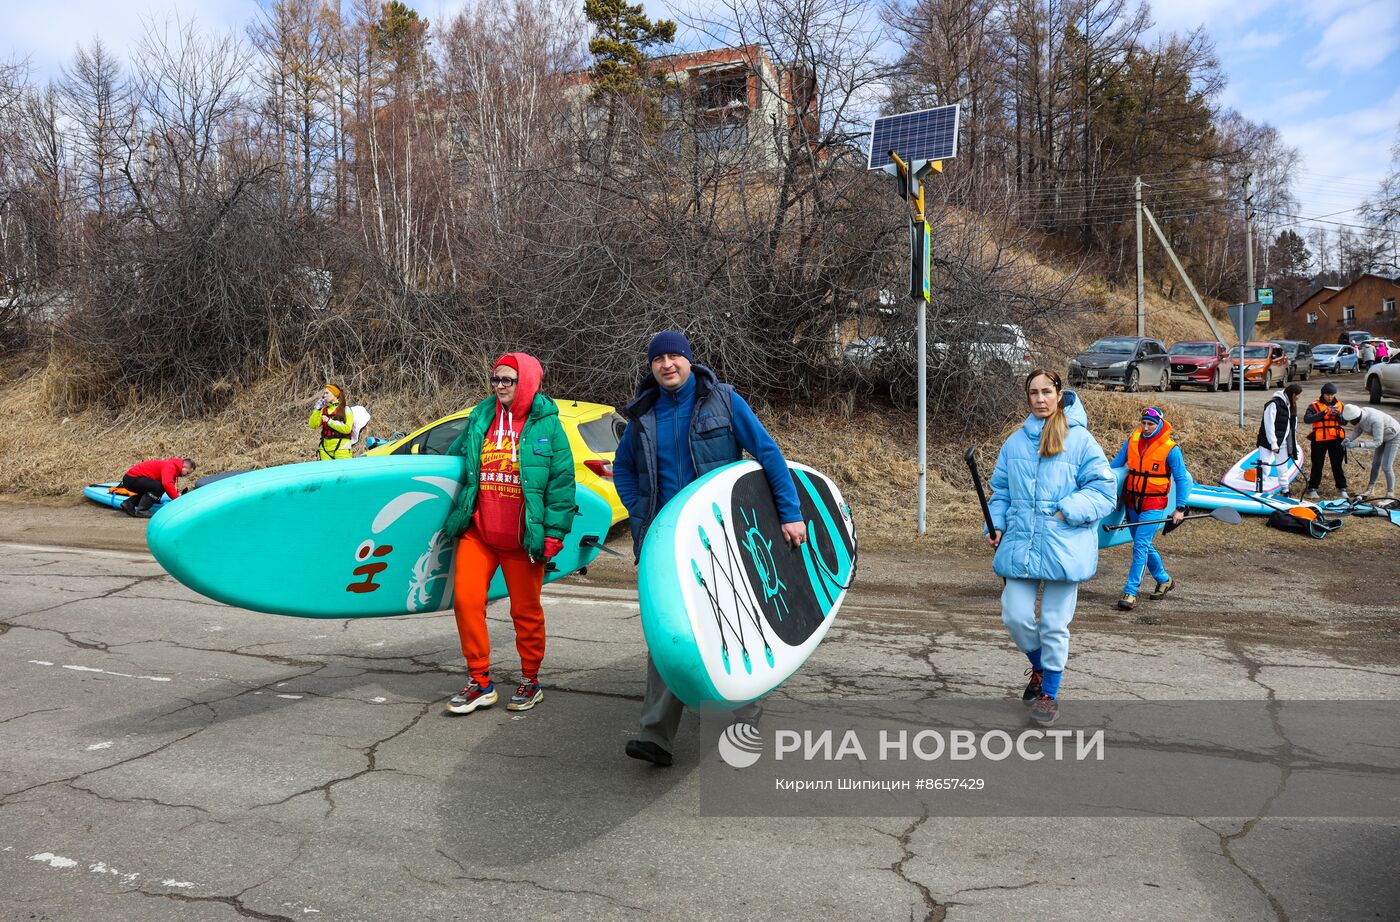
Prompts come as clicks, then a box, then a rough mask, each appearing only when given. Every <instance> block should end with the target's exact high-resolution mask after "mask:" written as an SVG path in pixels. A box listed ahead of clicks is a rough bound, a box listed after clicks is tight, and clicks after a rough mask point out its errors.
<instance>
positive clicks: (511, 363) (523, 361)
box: [491, 352, 544, 432]
mask: <svg viewBox="0 0 1400 922" xmlns="http://www.w3.org/2000/svg"><path fill="white" fill-rule="evenodd" d="M500 365H506V366H508V367H510V368H514V369H515V371H516V373H517V374H519V375H520V383H519V384H517V385H515V399H514V400H512V401H511V404H510V413H509V416H510V417H512V418H513V419H514V421H515V425H514V426H513V427H512V428H513V429H514V430H515V431H516V432H519V431H520V429H521V427H522V426H524V425H525V420H526V418H528V417H529V415H530V407H531V405H532V404H534V402H535V395H536V394H538V393H539V392H540V381H541V380H542V379H543V378H544V368H542V367H541V366H540V360H539V359H537V358H535V357H534V356H533V355H530V354H529V353H528V352H507V353H505V354H504V355H502V356H501V357H500V358H498V359H496V361H494V362H492V363H491V369H492V370H493V371H494V370H495V369H496V367H497V366H500ZM496 409H497V414H498V415H500V411H501V409H503V408H502V407H501V406H500V401H499V400H498V401H497V402H496Z"/></svg>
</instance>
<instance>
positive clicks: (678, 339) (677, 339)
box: [647, 330, 695, 363]
mask: <svg viewBox="0 0 1400 922" xmlns="http://www.w3.org/2000/svg"><path fill="white" fill-rule="evenodd" d="M668 353H669V354H671V355H683V356H685V357H686V361H689V362H693V361H695V355H694V353H692V352H691V351H690V340H688V339H686V338H685V334H684V333H677V332H676V331H675V330H664V331H662V332H660V333H657V334H656V335H655V336H653V337H652V338H651V345H650V346H647V362H648V363H651V362H654V361H656V357H657V356H658V355H666V354H668Z"/></svg>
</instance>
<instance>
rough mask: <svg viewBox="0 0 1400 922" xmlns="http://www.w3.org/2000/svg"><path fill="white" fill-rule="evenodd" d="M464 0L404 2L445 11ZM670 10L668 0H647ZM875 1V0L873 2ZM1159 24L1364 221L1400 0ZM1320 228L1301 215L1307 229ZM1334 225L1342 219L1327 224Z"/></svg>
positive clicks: (124, 35) (11, 38)
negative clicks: (1196, 49)
mask: <svg viewBox="0 0 1400 922" xmlns="http://www.w3.org/2000/svg"><path fill="white" fill-rule="evenodd" d="M466 2H467V0H408V3H409V5H410V6H412V7H414V8H415V9H417V10H418V11H419V12H421V13H423V14H424V15H425V16H427V17H429V18H431V19H434V20H437V19H439V18H440V17H441V16H442V15H444V14H450V13H452V12H455V11H456V10H457V9H460V8H461V7H462V6H464V5H465V3H466ZM644 2H645V5H646V7H647V10H648V12H650V13H652V14H654V15H667V13H668V9H667V4H666V2H665V0H644ZM871 2H872V3H874V2H876V0H871ZM7 7H9V8H8V9H7V10H6V12H5V29H4V30H3V33H0V58H15V57H27V58H28V59H29V61H30V64H31V68H32V70H33V72H34V73H35V74H36V75H37V76H40V77H47V76H51V75H55V74H57V72H58V69H59V67H60V66H61V65H62V64H63V63H64V62H65V61H67V60H68V59H69V57H70V56H71V55H72V52H73V48H74V46H75V45H77V44H78V43H80V42H87V41H90V40H91V39H92V37H93V36H99V35H100V36H101V37H102V39H103V41H104V42H105V43H106V44H107V45H108V46H109V47H110V48H112V49H113V50H114V51H116V52H118V53H119V54H120V53H122V52H123V51H124V50H125V49H127V48H129V47H130V46H131V45H132V44H133V43H134V42H135V41H136V40H137V39H138V38H139V37H140V35H141V31H142V23H143V21H146V20H150V19H152V18H154V19H156V20H161V19H164V18H165V17H167V16H168V15H170V14H171V13H173V12H175V11H178V12H179V15H181V16H182V17H184V18H186V19H189V18H191V17H193V18H194V19H195V20H196V22H198V23H199V24H200V25H201V26H202V27H205V28H210V29H241V28H242V27H243V26H244V25H246V24H247V23H248V22H250V21H251V20H252V19H253V17H254V16H255V15H256V8H257V3H256V0H61V2H58V3H47V4H45V3H11V4H7ZM1152 11H1153V17H1154V19H1155V20H1156V23H1157V29H1158V30H1159V31H1161V32H1170V31H1178V32H1184V31H1188V30H1190V29H1193V28H1195V27H1197V26H1202V25H1203V26H1205V28H1206V31H1207V32H1208V33H1209V34H1210V36H1211V37H1212V38H1213V39H1214V41H1215V43H1216V48H1217V52H1218V54H1219V56H1220V60H1221V63H1222V65H1223V67H1224V70H1225V72H1226V74H1228V75H1229V78H1230V84H1229V87H1228V88H1227V89H1226V91H1225V95H1224V97H1223V100H1222V101H1223V102H1224V103H1225V104H1226V105H1228V106H1230V107H1233V108H1235V109H1238V110H1239V111H1240V112H1241V113H1243V114H1244V115H1245V117H1247V118H1249V119H1251V120H1253V121H1256V122H1259V121H1262V122H1268V123H1269V124H1272V125H1274V126H1275V127H1276V128H1278V129H1279V131H1280V132H1281V133H1282V135H1283V138H1284V140H1285V142H1286V143H1288V144H1291V145H1292V146H1294V147H1296V148H1298V150H1299V151H1300V152H1301V153H1302V155H1303V165H1302V167H1301V169H1300V171H1299V172H1298V174H1297V181H1296V183H1295V185H1294V188H1295V191H1296V193H1297V195H1298V198H1299V200H1300V204H1301V207H1300V210H1299V214H1300V215H1301V216H1304V217H1306V218H1313V219H1318V222H1319V223H1320V222H1322V221H1329V222H1341V223H1359V222H1360V220H1361V219H1360V218H1358V217H1357V215H1356V214H1355V212H1354V210H1353V209H1355V208H1356V206H1357V205H1358V203H1359V202H1360V201H1361V199H1363V198H1364V197H1365V196H1366V195H1368V194H1370V193H1371V192H1372V191H1373V190H1374V189H1375V187H1376V185H1377V183H1379V181H1380V179H1381V177H1382V176H1384V175H1385V173H1386V171H1387V170H1388V169H1389V167H1390V161H1391V157H1390V147H1391V144H1392V142H1393V141H1394V139H1395V137H1396V131H1397V126H1400V0H1310V2H1309V3H1306V4H1301V3H1294V2H1290V0H1158V2H1157V3H1155V4H1153V5H1152ZM1309 226H1315V225H1314V224H1313V223H1311V222H1309V223H1305V224H1303V225H1301V226H1300V229H1306V228H1307V227H1309ZM1327 226H1329V227H1332V228H1333V229H1335V225H1332V224H1329V225H1327Z"/></svg>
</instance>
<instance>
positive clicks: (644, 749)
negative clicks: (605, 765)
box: [627, 740, 672, 768]
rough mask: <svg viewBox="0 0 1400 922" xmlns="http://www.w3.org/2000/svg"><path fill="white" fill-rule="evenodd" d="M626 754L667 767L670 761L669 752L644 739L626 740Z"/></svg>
mask: <svg viewBox="0 0 1400 922" xmlns="http://www.w3.org/2000/svg"><path fill="white" fill-rule="evenodd" d="M627 755H628V756H629V757H631V758H633V759H640V760H641V761H643V762H650V763H651V764H652V765H659V766H660V767H662V768H667V767H669V766H670V764H671V761H672V760H671V754H670V753H669V752H667V751H666V750H664V749H662V748H661V747H660V746H658V745H656V744H655V743H650V742H647V741H646V740H628V741H627Z"/></svg>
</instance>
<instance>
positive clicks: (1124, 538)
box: [1099, 467, 1176, 548]
mask: <svg viewBox="0 0 1400 922" xmlns="http://www.w3.org/2000/svg"><path fill="white" fill-rule="evenodd" d="M1112 470H1113V473H1114V475H1115V476H1116V477H1117V478H1118V507H1117V508H1116V509H1114V510H1113V511H1112V512H1110V513H1109V514H1108V515H1106V516H1104V517H1103V519H1101V520H1100V521H1099V547H1101V548H1102V547H1116V546H1118V545H1120V544H1128V543H1130V542H1131V541H1132V540H1133V530H1132V529H1131V528H1116V529H1114V530H1113V531H1108V530H1107V529H1106V528H1105V527H1104V526H1106V525H1122V524H1123V522H1125V521H1126V518H1125V516H1126V514H1127V510H1126V509H1125V508H1124V507H1123V484H1124V483H1125V482H1126V481H1127V479H1128V469H1127V468H1126V467H1115V468H1112ZM1175 508H1176V483H1175V482H1173V483H1172V487H1171V492H1170V493H1169V494H1167V508H1166V509H1163V510H1161V511H1160V512H1159V513H1158V514H1156V515H1153V516H1152V518H1154V519H1165V518H1167V517H1168V516H1170V515H1171V514H1172V510H1174V509H1175Z"/></svg>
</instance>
